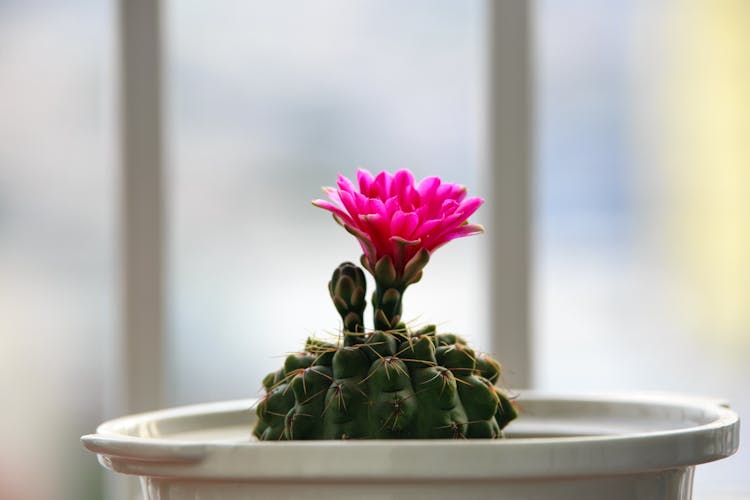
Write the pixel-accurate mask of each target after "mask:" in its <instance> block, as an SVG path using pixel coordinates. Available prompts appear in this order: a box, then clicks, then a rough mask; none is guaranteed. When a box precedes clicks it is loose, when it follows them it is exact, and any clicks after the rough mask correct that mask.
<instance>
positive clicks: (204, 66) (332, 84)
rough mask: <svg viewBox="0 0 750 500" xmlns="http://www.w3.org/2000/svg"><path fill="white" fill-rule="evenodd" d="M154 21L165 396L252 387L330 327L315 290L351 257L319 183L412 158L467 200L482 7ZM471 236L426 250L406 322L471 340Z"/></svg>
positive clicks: (354, 254) (342, 1) (239, 9)
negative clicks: (161, 56) (162, 116)
mask: <svg viewBox="0 0 750 500" xmlns="http://www.w3.org/2000/svg"><path fill="white" fill-rule="evenodd" d="M167 19H168V21H169V24H168V35H169V36H168V44H167V45H168V57H167V60H168V64H169V68H168V84H167V89H168V93H167V95H168V96H169V103H168V104H169V106H168V109H169V111H168V119H169V129H168V133H169V135H168V140H169V143H170V150H169V151H170V153H169V155H170V182H171V188H172V190H173V191H172V201H171V204H170V207H169V217H170V224H171V226H170V227H171V230H172V234H171V236H170V246H171V249H170V262H171V265H172V268H171V270H170V275H171V283H170V285H171V295H170V301H171V302H170V311H171V312H170V322H171V326H170V337H169V348H168V352H169V355H170V360H169V376H170V381H169V391H170V392H169V398H170V401H171V402H172V403H185V402H194V401H201V400H215V399H224V398H240V397H249V396H254V395H256V394H257V393H258V390H259V388H260V380H261V378H262V377H263V376H264V375H265V374H266V373H267V372H269V371H271V370H275V369H277V368H278V366H279V365H280V364H281V363H282V360H283V358H282V357H280V355H281V354H283V353H285V352H291V351H295V350H298V349H299V348H300V346H301V345H302V344H303V342H304V339H305V338H306V337H307V336H308V335H311V334H316V335H319V336H323V337H325V336H326V335H331V334H333V333H335V331H336V330H337V329H338V328H339V322H340V320H339V319H338V317H337V315H336V312H335V309H334V308H333V306H332V304H331V303H330V299H329V298H328V292H327V288H326V287H327V282H328V279H329V278H330V274H331V272H332V271H333V269H334V268H335V267H336V266H337V265H338V264H339V263H340V262H342V261H345V260H356V259H358V258H359V254H360V250H359V246H358V245H357V243H356V242H355V240H354V238H352V237H351V236H350V235H348V234H347V233H346V232H345V231H344V230H342V229H341V228H340V227H338V226H337V225H336V224H335V223H334V222H333V221H332V220H331V217H330V215H329V214H328V213H327V212H323V211H322V210H320V209H317V208H314V207H312V206H311V205H310V201H311V200H312V199H314V198H320V197H321V196H322V193H321V191H320V190H319V186H323V185H331V184H333V183H334V181H335V178H336V174H337V173H338V172H342V173H344V174H348V175H353V174H354V172H355V168H356V167H357V166H364V167H367V168H369V169H371V170H373V171H377V170H380V169H389V170H394V169H398V168H402V167H408V168H411V169H412V170H413V171H414V173H415V175H416V176H417V177H419V178H421V177H424V176H426V175H440V176H443V177H444V178H446V179H449V180H451V181H454V182H460V183H463V184H466V185H467V186H468V187H469V189H470V190H474V191H475V192H476V188H477V175H478V173H479V169H478V165H479V163H480V160H481V155H480V147H481V144H480V139H479V138H480V137H481V136H482V132H483V131H482V125H481V124H482V116H481V113H480V109H481V87H480V79H481V72H482V65H483V62H484V61H483V57H484V53H483V40H482V33H481V25H482V13H481V4H480V2H478V1H471V2H448V1H442V2H434V1H422V2H396V1H386V2H383V1H355V2H352V1H349V0H338V1H326V2H306V1H289V0H284V1H276V2H261V1H256V2H246V1H230V0H222V1H219V2H212V3H211V6H210V8H209V7H208V6H207V4H206V3H205V2H198V1H188V2H185V1H180V2H171V3H169V9H168V15H167ZM481 217H482V212H481V211H480V212H479V213H478V214H477V217H476V219H477V221H481ZM482 244H483V241H482V239H481V238H468V239H465V240H459V241H457V242H454V243H452V244H451V245H449V246H447V247H446V248H444V249H441V250H440V251H439V252H438V253H436V255H435V257H434V259H433V262H431V263H430V265H429V266H428V267H427V270H426V273H425V277H424V279H423V281H422V282H421V283H419V284H418V285H415V286H413V287H412V288H410V289H409V291H408V293H407V294H406V296H405V303H404V312H405V318H406V319H413V320H414V321H415V322H416V323H417V324H419V323H428V322H436V323H439V324H441V325H443V328H444V329H445V330H453V331H457V332H460V333H462V334H465V335H467V336H468V337H470V338H471V339H472V340H473V341H474V342H476V343H480V342H482V341H483V340H484V339H485V338H486V336H485V335H484V332H483V329H482V326H483V325H482V321H483V318H484V314H483V313H482V310H481V307H482V305H483V303H482V296H483V294H482V293H481V286H482V281H481V279H482V275H481V272H480V263H479V261H480V253H481V248H482V247H481V246H482ZM371 285H372V284H371ZM367 323H368V325H370V319H369V318H367Z"/></svg>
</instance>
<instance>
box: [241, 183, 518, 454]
mask: <svg viewBox="0 0 750 500" xmlns="http://www.w3.org/2000/svg"><path fill="white" fill-rule="evenodd" d="M357 181H358V184H359V190H357V189H356V188H355V186H354V184H353V183H352V182H351V181H350V180H349V179H347V178H346V177H344V176H341V175H340V176H339V179H338V182H337V184H338V189H334V188H324V190H325V192H326V194H327V195H328V197H329V198H330V200H331V201H330V202H329V201H325V200H316V201H314V202H313V204H314V205H316V206H318V207H321V208H324V209H326V210H329V211H330V212H332V213H333V216H334V219H335V220H336V221H337V222H338V223H339V224H341V225H343V226H344V227H345V228H346V230H347V231H349V232H350V233H351V234H353V235H354V236H355V237H356V238H357V240H358V241H359V243H360V246H361V247H362V251H363V255H362V257H361V259H360V261H361V263H362V266H363V267H364V268H365V269H366V270H367V271H368V272H370V274H372V276H373V277H374V278H375V291H374V293H373V295H372V306H373V326H374V329H372V330H369V331H368V330H367V329H365V325H364V311H365V308H366V301H365V295H366V289H367V283H366V279H365V274H364V272H363V271H362V269H361V268H360V267H358V266H356V265H355V264H353V263H351V262H345V263H343V264H341V265H339V266H338V267H337V268H336V270H335V271H334V273H333V276H332V277H331V280H330V281H329V283H328V291H329V293H330V295H331V299H332V300H333V303H334V306H335V307H336V310H337V311H338V313H339V315H340V316H341V319H342V335H341V339H340V340H339V341H338V342H326V341H322V340H319V339H314V338H309V339H308V340H307V342H306V344H305V346H304V350H303V351H302V352H301V353H296V354H290V355H289V356H288V357H287V358H286V360H285V362H284V366H283V367H281V368H280V369H279V370H277V371H275V372H272V373H270V374H268V375H267V376H266V377H265V378H264V379H263V387H264V390H265V395H264V396H263V397H262V398H261V399H260V401H259V403H258V405H257V408H256V413H257V416H258V420H257V424H256V426H255V429H254V431H253V434H254V435H255V436H256V437H257V438H258V439H262V440H284V439H357V438H359V439H365V438H383V439H394V438H410V439H415V438H497V437H501V436H502V429H503V428H504V427H505V426H506V425H507V424H508V423H509V422H510V421H511V420H513V419H514V418H515V417H516V415H517V413H516V410H515V407H514V405H513V404H512V402H511V400H510V399H509V397H508V395H507V394H506V392H505V391H504V390H502V389H500V388H498V387H497V386H496V385H495V384H496V382H497V381H498V379H499V378H500V375H501V373H500V371H501V366H500V363H498V362H497V361H495V360H494V359H492V358H491V357H489V356H486V355H481V354H477V353H476V352H475V351H474V350H473V349H472V348H471V347H469V346H468V344H467V343H466V341H465V340H464V339H463V338H461V337H460V336H458V335H454V334H438V333H437V331H436V328H435V327H434V326H432V325H429V326H425V327H423V328H420V329H416V330H412V329H410V328H407V326H406V325H405V324H404V322H403V321H402V320H401V316H402V298H403V295H404V292H405V291H406V288H407V287H408V286H409V285H411V284H413V283H416V282H417V281H419V280H420V278H421V277H422V271H423V269H424V267H425V265H426V264H427V262H428V261H429V258H430V254H431V253H432V252H433V251H434V250H435V249H437V248H438V247H440V246H442V245H444V244H445V243H447V242H448V241H451V240H453V239H455V238H459V237H463V236H470V235H473V234H478V233H481V232H482V231H483V228H482V227H481V226H479V225H472V224H469V223H468V220H467V219H468V218H469V216H471V215H472V214H473V213H474V212H475V211H476V210H477V208H479V206H480V205H481V204H482V200H481V198H469V199H465V198H466V189H465V188H464V187H463V186H459V185H456V184H450V183H444V182H442V181H441V180H440V179H439V178H437V177H428V178H426V179H424V180H423V181H422V182H421V183H419V185H416V184H415V182H414V178H413V176H412V174H411V173H410V172H409V171H408V170H400V171H398V172H396V173H395V174H393V175H392V174H390V173H388V172H381V173H379V174H378V175H377V176H376V177H373V176H372V175H371V174H370V173H369V172H367V171H366V170H359V171H358V172H357Z"/></svg>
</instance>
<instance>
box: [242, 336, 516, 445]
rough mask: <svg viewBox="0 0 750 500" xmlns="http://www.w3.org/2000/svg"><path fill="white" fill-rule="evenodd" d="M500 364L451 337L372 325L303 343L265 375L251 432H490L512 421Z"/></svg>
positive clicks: (319, 435) (361, 435)
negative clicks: (360, 332)
mask: <svg viewBox="0 0 750 500" xmlns="http://www.w3.org/2000/svg"><path fill="white" fill-rule="evenodd" d="M499 376H500V365H499V364H498V363H497V362H496V361H494V360H492V359H491V358H487V357H481V356H479V357H477V356H476V355H475V353H474V351H473V350H472V349H471V348H469V347H468V346H467V345H466V344H465V342H464V341H463V340H462V339H461V338H460V337H457V336H455V335H437V334H435V331H434V328H426V329H423V330H421V331H419V332H412V333H404V332H402V333H395V332H382V331H376V332H373V333H370V334H368V335H366V336H365V337H363V342H362V343H360V344H354V345H346V346H344V345H342V346H336V345H333V344H326V343H323V342H320V341H308V344H307V345H306V352H304V353H301V354H292V355H290V356H289V357H288V358H287V360H286V362H285V363H284V367H283V368H281V369H280V370H278V371H276V372H274V373H271V374H269V375H268V376H267V377H266V378H265V379H264V381H263V385H264V387H265V390H266V395H265V396H264V397H263V398H262V399H261V401H260V403H259V404H258V406H257V409H256V411H257V415H258V423H257V425H256V427H255V430H254V435H255V436H256V437H257V438H259V439H262V440H286V439H367V438H380V439H398V438H405V439H418V438H497V437H501V436H502V429H503V428H504V427H505V426H506V425H507V424H508V422H510V421H511V420H513V419H514V418H515V417H516V412H515V409H514V407H513V405H512V404H511V402H510V401H509V400H508V398H507V396H506V395H505V393H504V392H503V391H502V390H500V389H499V388H497V387H495V385H494V383H495V382H496V381H497V379H498V378H499Z"/></svg>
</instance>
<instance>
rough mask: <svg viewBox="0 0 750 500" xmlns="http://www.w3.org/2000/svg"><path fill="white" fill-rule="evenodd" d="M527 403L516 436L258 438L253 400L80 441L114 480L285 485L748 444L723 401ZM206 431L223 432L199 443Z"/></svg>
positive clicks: (518, 474)
mask: <svg viewBox="0 0 750 500" xmlns="http://www.w3.org/2000/svg"><path fill="white" fill-rule="evenodd" d="M521 395H522V396H521V398H520V399H519V401H520V402H521V416H520V417H519V419H518V421H517V423H516V422H513V423H511V424H510V426H509V428H508V430H509V433H508V434H509V435H510V437H511V439H499V440H488V439H471V440H438V439H434V440H425V439H422V440H375V439H373V440H351V441H280V442H260V441H256V440H250V439H249V435H250V431H251V426H252V424H253V422H252V420H253V419H254V414H253V412H250V411H249V410H250V408H251V407H252V405H253V403H254V402H255V400H252V399H244V400H234V401H222V402H216V403H204V404H198V405H190V406H182V407H176V408H170V409H165V410H159V411H154V412H148V413H141V414H136V415H130V416H125V417H120V418H117V419H114V420H110V421H107V422H104V423H103V424H101V425H100V426H99V427H98V428H97V431H96V434H90V435H86V436H83V437H82V438H81V441H82V443H83V445H84V446H85V447H86V448H87V449H89V450H90V451H93V452H95V453H97V454H98V455H99V461H100V462H101V463H102V464H103V465H104V466H105V467H107V468H109V469H110V470H113V471H116V472H121V473H126V474H136V475H141V476H160V477H178V478H192V479H201V480H227V479H232V480H241V481H285V482H286V481H321V480H338V481H342V480H343V481H359V480H373V479H378V478H387V479H389V480H397V481H398V480H415V479H429V480H446V481H449V480H452V479H457V478H463V479H466V478H474V479H478V480H479V479H484V480H502V479H518V478H529V477H535V478H545V477H546V478H551V477H566V476H580V475H611V474H632V473H638V472H644V471H654V470H664V469H671V468H677V467H685V466H692V465H697V464H701V463H705V462H710V461H714V460H719V459H722V458H725V457H728V456H730V455H732V454H733V453H735V452H736V451H737V449H738V447H739V416H738V415H737V413H735V412H734V411H732V410H731V409H729V408H728V405H727V404H726V403H725V402H722V401H719V400H715V399H707V398H698V397H693V396H682V395H674V394H664V393H642V392H640V393H625V394H577V395H559V394H549V393H544V392H537V391H521ZM206 426H208V427H209V428H210V429H213V431H212V432H213V433H211V432H209V433H208V434H206V433H204V435H200V432H199V430H200V429H201V428H205V427H206ZM650 426H653V427H654V428H653V429H651V427H650ZM243 429H246V436H247V437H246V438H244V435H243ZM514 429H515V430H514ZM649 429H651V430H649ZM196 432H197V434H196ZM519 434H520V435H522V437H516V436H517V435H519ZM533 435H537V436H540V437H530V436H533Z"/></svg>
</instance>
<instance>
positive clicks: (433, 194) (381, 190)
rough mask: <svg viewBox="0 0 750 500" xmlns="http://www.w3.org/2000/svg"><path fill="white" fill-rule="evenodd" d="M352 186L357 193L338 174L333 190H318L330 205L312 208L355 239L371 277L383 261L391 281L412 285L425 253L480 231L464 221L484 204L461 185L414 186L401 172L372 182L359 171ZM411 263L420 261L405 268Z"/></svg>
mask: <svg viewBox="0 0 750 500" xmlns="http://www.w3.org/2000/svg"><path fill="white" fill-rule="evenodd" d="M357 183H358V184H359V186H358V187H359V189H357V186H355V185H354V184H353V183H352V182H351V181H350V180H349V179H347V178H346V177H344V176H343V175H339V178H338V181H337V185H338V189H336V188H323V189H324V191H325V193H326V194H327V195H328V198H330V200H331V201H326V200H315V201H313V205H315V206H317V207H320V208H324V209H326V210H329V211H330V212H332V213H333V217H334V218H335V219H336V221H337V222H338V223H339V224H341V225H343V226H344V227H345V228H346V230H347V231H349V232H350V233H352V234H353V235H354V236H355V237H356V238H357V240H359V243H360V245H361V246H362V251H363V252H364V256H363V258H362V264H363V265H364V266H365V267H366V268H367V269H368V270H369V271H370V272H371V273H373V274H376V273H375V267H376V266H377V265H378V263H379V262H381V261H382V260H383V259H384V258H387V259H386V261H390V264H391V265H390V266H388V267H391V268H393V269H395V272H396V276H395V277H394V278H395V281H396V282H399V283H402V284H404V285H406V284H408V283H409V282H412V283H413V282H414V281H416V279H418V277H417V278H416V279H414V278H415V276H414V275H416V273H417V272H418V273H419V275H420V276H421V268H422V267H423V266H424V264H426V263H427V259H428V258H429V254H430V253H432V252H434V251H435V250H436V249H437V248H439V247H441V246H442V245H445V244H446V243H448V242H449V241H451V240H453V239H456V238H461V237H463V236H471V235H474V234H478V233H481V232H483V231H484V229H483V228H482V226H480V225H478V224H469V223H468V220H467V219H468V218H469V217H470V216H471V215H472V214H473V213H474V212H475V211H476V210H477V209H478V208H479V206H480V205H481V204H482V203H483V201H484V200H482V199H481V198H466V188H465V187H464V186H461V185H458V184H451V183H447V182H442V181H441V180H440V178H439V177H427V178H425V179H424V180H422V182H420V183H419V184H418V185H417V184H416V183H415V181H414V176H413V175H412V173H411V172H410V171H409V170H406V169H404V170H399V171H398V172H396V173H395V174H391V173H389V172H386V171H383V172H380V173H379V174H378V175H377V176H376V177H374V178H373V176H372V174H371V173H370V172H368V171H367V170H362V169H359V170H357ZM416 260H420V261H423V262H422V263H421V265H410V262H415V261H416ZM410 271H414V272H410ZM407 275H411V276H407ZM376 278H377V276H376Z"/></svg>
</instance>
